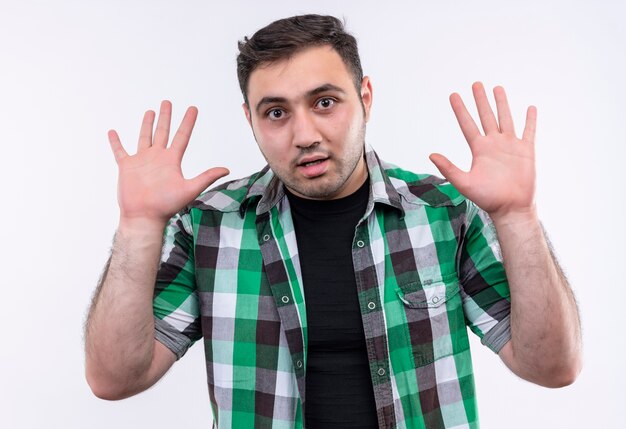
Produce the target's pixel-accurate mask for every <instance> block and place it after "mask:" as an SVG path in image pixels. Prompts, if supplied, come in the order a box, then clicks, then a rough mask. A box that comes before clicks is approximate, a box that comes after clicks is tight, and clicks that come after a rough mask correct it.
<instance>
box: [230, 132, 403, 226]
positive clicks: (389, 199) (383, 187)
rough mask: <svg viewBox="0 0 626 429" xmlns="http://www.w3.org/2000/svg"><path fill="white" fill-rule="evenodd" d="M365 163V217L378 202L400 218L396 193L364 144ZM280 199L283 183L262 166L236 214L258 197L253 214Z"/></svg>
mask: <svg viewBox="0 0 626 429" xmlns="http://www.w3.org/2000/svg"><path fill="white" fill-rule="evenodd" d="M365 162H366V164H367V170H368V173H369V180H370V198H369V201H368V204H367V209H366V214H368V213H369V212H370V211H371V210H372V209H373V207H374V204H376V203H381V204H386V205H389V206H391V207H394V208H396V209H397V210H399V211H400V212H401V216H404V209H403V208H402V203H401V200H400V194H399V193H398V191H397V190H396V188H395V187H394V186H393V185H392V183H391V180H390V178H389V176H388V175H387V173H386V172H385V169H384V168H383V165H382V163H381V160H380V158H379V157H378V155H377V154H376V152H375V151H374V149H373V148H372V147H371V146H370V145H368V144H365ZM284 196H285V187H284V184H283V183H282V182H281V181H280V180H279V179H278V177H277V176H276V175H275V174H274V172H273V171H272V170H271V169H270V168H269V166H265V168H264V169H263V170H261V171H260V172H259V173H257V176H256V179H255V180H254V181H253V183H252V185H251V186H250V187H249V189H248V192H247V193H246V196H245V197H244V199H243V201H242V204H241V206H240V208H239V213H240V214H241V216H243V215H244V213H245V211H246V208H247V207H248V205H249V204H250V203H251V202H252V201H254V200H256V199H258V198H260V199H259V203H258V205H257V207H256V213H257V215H260V214H263V213H266V212H268V211H269V210H271V209H272V207H274V206H275V205H277V204H278V203H279V202H280V201H281V200H282V199H283V197H284Z"/></svg>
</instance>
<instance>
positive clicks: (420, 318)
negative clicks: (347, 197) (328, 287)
mask: <svg viewBox="0 0 626 429" xmlns="http://www.w3.org/2000/svg"><path fill="white" fill-rule="evenodd" d="M366 160H367V165H368V169H369V178H370V186H371V190H370V197H369V201H368V205H367V209H366V211H365V214H364V215H363V218H362V219H361V221H360V222H359V224H358V226H357V228H356V231H355V235H354V240H353V245H352V259H353V264H354V275H355V278H356V284H357V289H358V299H359V303H360V309H361V317H362V320H363V327H364V331H365V340H366V346H367V355H368V359H369V364H370V372H371V380H372V384H373V387H374V396H375V401H376V408H377V415H378V424H379V427H381V428H477V427H478V418H477V407H476V398H475V390H474V378H473V370H472V361H471V356H470V349H469V347H470V346H469V340H468V333H467V328H466V327H467V326H469V328H470V329H471V330H472V331H473V332H474V333H475V334H477V335H478V336H479V337H480V338H481V339H482V343H483V344H485V345H487V346H488V347H490V348H491V349H492V350H493V351H495V352H498V351H499V350H500V348H501V347H502V346H503V345H504V344H505V343H506V342H507V341H508V340H509V339H510V325H509V314H510V296H509V288H508V283H507V280H506V275H505V272H504V268H503V265H502V263H501V256H500V250H499V244H498V242H497V237H496V234H495V229H494V227H493V224H492V223H491V221H490V219H489V218H488V216H487V215H486V214H485V213H484V212H483V211H481V210H480V209H479V208H478V207H476V206H475V205H474V204H473V203H472V202H471V201H469V200H467V199H465V198H464V197H463V196H462V195H461V194H459V193H458V191H456V190H455V189H454V188H453V187H452V186H451V185H449V184H447V183H445V182H444V181H443V180H441V179H438V178H435V177H433V176H428V175H416V174H414V173H410V172H407V171H404V170H401V169H399V168H397V167H394V166H392V165H389V164H386V163H383V162H382V161H380V160H379V159H378V156H377V155H376V153H375V152H374V151H373V150H372V149H371V148H369V147H367V149H366ZM162 255H163V256H162V261H161V265H160V269H159V273H158V276H157V282H156V288H155V295H154V314H155V324H156V332H155V336H156V338H157V340H159V341H160V342H162V343H163V344H165V345H166V346H167V347H168V348H170V349H171V350H172V351H173V352H174V353H175V354H176V355H177V357H178V358H180V357H181V356H182V355H183V354H184V353H185V351H186V350H187V349H188V347H189V346H190V345H191V344H193V343H194V342H195V341H197V340H199V339H200V338H203V339H204V347H205V352H206V363H207V366H206V367H207V378H208V385H209V394H210V399H211V406H212V410H213V414H214V420H215V422H214V427H217V428H252V427H254V428H274V429H278V428H281V429H282V428H303V427H304V418H303V416H304V407H305V406H306V389H305V380H306V367H307V321H306V308H305V302H304V291H303V287H305V285H303V284H302V276H301V271H300V264H299V259H298V246H297V243H296V235H295V232H294V227H293V221H292V217H291V213H290V210H289V200H288V198H287V197H286V196H285V192H284V188H283V185H282V184H281V182H280V181H279V180H278V179H277V177H276V176H274V174H273V173H272V171H271V170H270V169H269V168H268V167H266V168H265V169H264V170H262V171H261V172H259V173H257V174H255V175H253V176H250V177H248V178H245V179H242V180H237V181H233V182H229V183H226V184H224V185H221V186H219V187H218V188H216V189H214V190H211V191H209V192H207V193H205V194H203V195H201V196H200V197H198V199H197V200H195V201H194V202H193V203H192V204H190V206H188V207H187V209H185V210H184V211H182V212H181V213H179V214H178V215H176V216H175V217H173V218H172V219H171V221H170V222H169V224H168V226H167V228H166V230H165V240H164V247H163V252H162Z"/></svg>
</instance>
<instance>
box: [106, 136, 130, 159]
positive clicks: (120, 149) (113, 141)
mask: <svg viewBox="0 0 626 429" xmlns="http://www.w3.org/2000/svg"><path fill="white" fill-rule="evenodd" d="M107 136H108V137H109V144H110V145H111V150H112V151H113V156H114V157H115V161H116V162H118V163H119V162H120V161H121V160H122V159H124V158H126V157H127V156H128V153H127V152H126V150H125V149H124V146H122V142H120V136H118V135H117V131H115V130H109V132H108V133H107Z"/></svg>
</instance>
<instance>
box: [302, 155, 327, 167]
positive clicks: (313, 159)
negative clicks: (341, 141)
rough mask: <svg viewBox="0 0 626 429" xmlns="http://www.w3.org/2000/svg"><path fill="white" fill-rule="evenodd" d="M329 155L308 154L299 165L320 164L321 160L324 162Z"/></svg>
mask: <svg viewBox="0 0 626 429" xmlns="http://www.w3.org/2000/svg"><path fill="white" fill-rule="evenodd" d="M327 159H328V157H326V156H322V155H316V156H307V157H305V158H302V159H301V160H300V162H298V167H309V166H311V165H315V164H319V163H320V162H324V161H325V160H327Z"/></svg>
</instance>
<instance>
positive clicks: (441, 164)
mask: <svg viewBox="0 0 626 429" xmlns="http://www.w3.org/2000/svg"><path fill="white" fill-rule="evenodd" d="M429 158H430V160H431V161H432V163H433V164H435V167H437V169H438V170H439V172H441V174H442V175H443V177H445V178H446V179H447V180H448V182H450V183H452V185H453V186H454V187H455V188H457V189H458V190H459V192H461V193H463V191H464V190H465V189H466V188H467V187H468V186H469V184H468V178H467V173H466V172H464V171H463V170H461V169H460V168H459V167H457V166H456V165H454V164H453V163H452V162H451V161H450V160H449V159H448V158H446V157H445V156H443V155H441V154H439V153H431V154H430V156H429Z"/></svg>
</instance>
